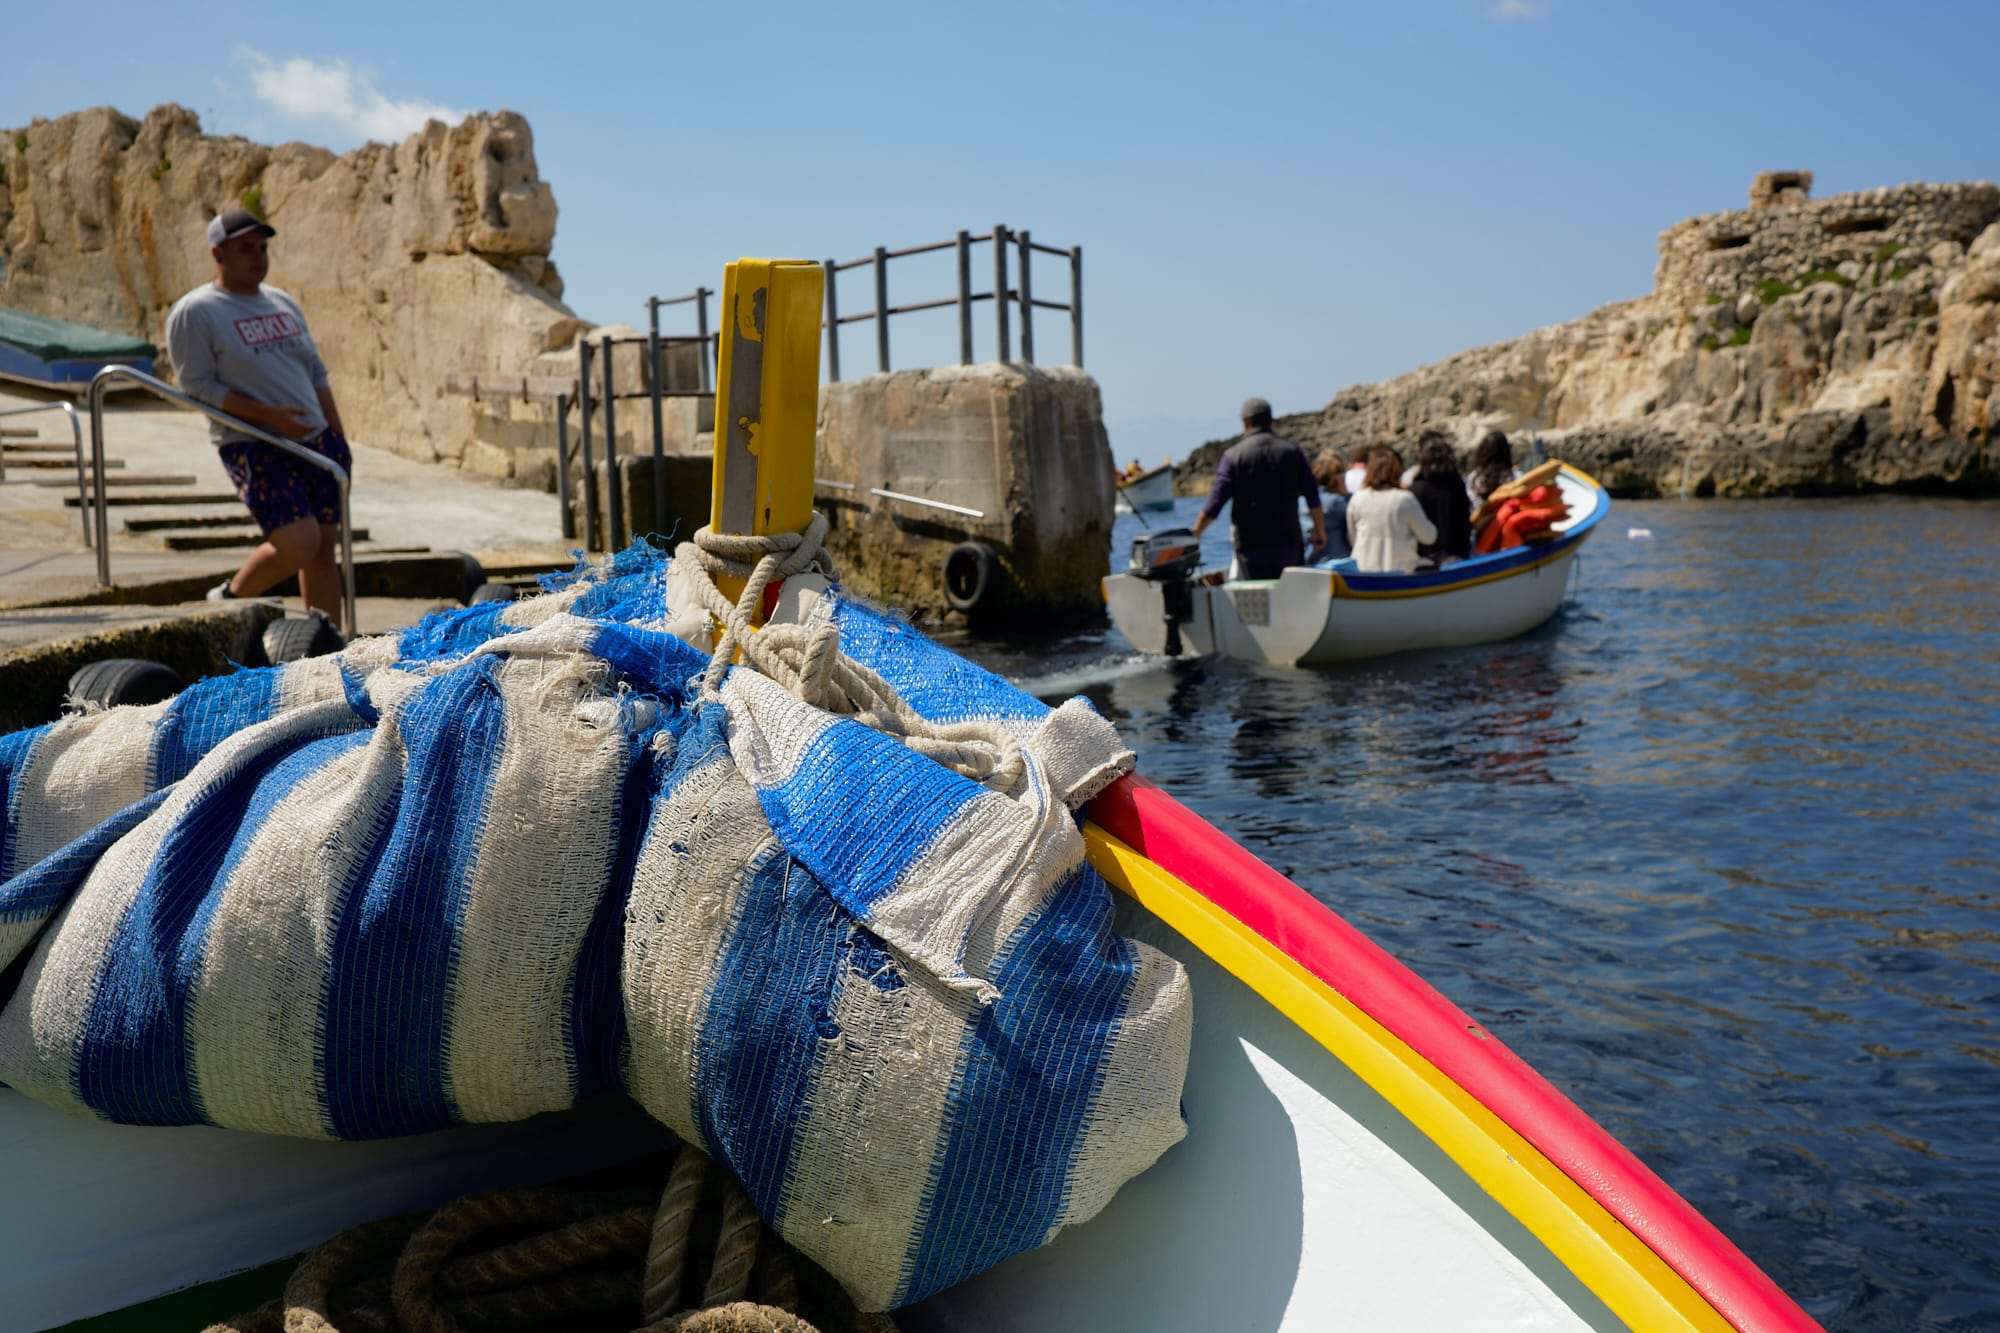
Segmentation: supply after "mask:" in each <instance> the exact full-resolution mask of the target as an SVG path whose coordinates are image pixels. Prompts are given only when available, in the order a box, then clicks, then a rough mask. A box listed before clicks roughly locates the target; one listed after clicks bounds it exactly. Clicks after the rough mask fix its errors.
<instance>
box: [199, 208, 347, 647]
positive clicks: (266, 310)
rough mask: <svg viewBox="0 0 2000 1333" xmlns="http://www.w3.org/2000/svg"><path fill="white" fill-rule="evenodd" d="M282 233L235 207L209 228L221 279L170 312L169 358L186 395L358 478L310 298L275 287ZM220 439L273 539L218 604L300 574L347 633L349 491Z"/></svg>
mask: <svg viewBox="0 0 2000 1333" xmlns="http://www.w3.org/2000/svg"><path fill="white" fill-rule="evenodd" d="M277 234H278V233H277V231H276V230H275V229H274V228H272V227H271V226H270V225H269V224H268V223H266V222H265V221H264V220H263V219H261V218H259V217H257V216H256V215H255V214H253V213H251V212H250V211H249V210H247V209H242V208H232V209H229V210H228V211H227V212H224V213H222V214H220V215H219V216H217V217H216V218H214V219H212V220H211V221H210V222H209V224H208V252H209V254H210V256H211V257H213V258H214V260H215V280H214V281H213V282H207V283H203V284H202V285H201V286H199V287H197V288H195V289H194V290H193V291H191V292H189V293H188V294H187V295H186V296H183V297H182V298H181V299H180V300H178V301H176V302H175V303H174V307H173V309H172V310H170V311H168V312H167V351H168V355H169V356H171V357H172V358H173V363H174V370H175V373H176V374H177V375H178V376H179V377H180V384H181V389H182V390H183V391H184V392H186V393H188V394H189V395H191V396H192V397H195V398H198V399H200V400H201V401H202V402H204V403H207V404H208V405H209V406H211V407H218V408H221V409H222V410H223V411H224V412H227V413H229V414H230V415H231V416H233V417H237V418H239V419H241V420H243V421H247V422H249V423H250V424H251V425H253V426H261V427H262V428H263V429H265V430H267V431H269V432H271V433H272V434H273V435H277V436H281V437H283V438H284V439H287V440H293V441H296V442H298V443H299V444H301V445H304V446H305V447H306V448H308V449H310V450H312V451H313V452H315V453H317V454H320V455H322V456H324V457H326V458H329V459H331V460H333V461H334V462H336V463H338V464H339V465H340V466H341V467H342V468H344V469H346V470H347V471H348V472H349V474H350V475H351V474H352V471H353V456H352V454H351V453H350V451H349V450H348V447H347V441H346V439H345V438H343V432H342V431H341V426H340V409H339V408H338V407H336V406H335V405H334V401H333V390H332V389H331V388H330V387H329V386H328V384H327V375H326V364H325V363H324V362H323V361H321V360H320V358H319V351H318V349H317V348H315V347H314V346H313V340H312V335H311V334H309V333H307V332H306V321H305V315H304V314H303V313H302V312H301V311H300V310H299V307H298V303H297V302H296V301H294V300H292V298H291V297H289V296H287V295H286V294H285V293H284V292H282V291H279V290H278V289H277V288H276V287H268V286H265V285H264V275H265V274H266V273H267V272H269V271H270V267H271V256H270V249H269V241H270V238H271V237H273V236H275V235H277ZM209 437H210V438H211V439H212V440H213V441H214V442H215V444H216V446H217V448H218V450H219V452H220V453H221V455H222V465H223V467H224V468H225V469H226V470H227V471H228V473H229V479H230V480H231V481H232V482H234V483H235V485H236V493H237V494H238V495H239V496H241V497H242V498H243V503H244V504H245V505H246V506H248V507H249V510H250V514H251V516H252V517H253V518H255V519H256V520H257V527H258V529H259V531H261V532H262V533H263V534H264V541H263V544H262V545H260V546H259V547H257V549H256V550H254V551H252V552H251V553H250V556H249V558H248V559H246V560H245V561H244V562H243V567H242V568H241V569H239V570H237V571H236V573H235V575H234V576H233V577H231V578H230V579H229V580H228V581H227V582H226V583H222V584H219V585H218V586H216V587H215V588H214V589H212V590H211V591H210V592H209V594H208V595H209V597H210V599H211V600H217V601H219V600H223V599H226V598H230V597H255V596H256V595H257V594H259V593H261V592H265V591H267V590H268V589H270V588H273V587H275V586H277V585H278V584H280V583H282V582H284V581H285V580H286V579H288V578H290V577H291V576H292V575H293V574H297V575H298V576H299V594H300V597H301V599H302V600H303V601H304V602H305V604H306V605H307V606H308V607H310V608H312V609H314V610H318V611H321V612H324V613H325V615H326V617H327V619H328V620H329V621H331V622H332V623H333V625H334V627H335V628H337V629H343V630H351V629H352V626H343V625H342V624H341V621H340V609H341V597H340V571H339V569H338V567H337V565H336V563H335V558H334V552H335V550H336V549H337V548H338V546H339V543H340V527H339V523H340V496H339V491H338V489H337V487H336V486H335V484H334V481H333V478H332V476H331V475H330V474H328V473H327V472H326V471H325V470H324V469H321V468H317V467H314V466H312V465H311V464H309V463H306V462H304V461H303V460H300V459H297V458H294V457H292V456H290V455H289V454H286V453H285V452H284V451H283V450H281V449H278V448H276V447H275V446H273V445H270V444H266V443H264V442H263V441H260V440H251V439H246V438H244V437H243V436H242V435H241V434H240V433H237V432H234V431H231V430H230V429H229V428H228V427H226V426H224V425H223V424H222V423H221V422H219V421H214V420H211V421H210V423H209Z"/></svg>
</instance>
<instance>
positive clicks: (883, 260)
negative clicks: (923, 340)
mask: <svg viewBox="0 0 2000 1333" xmlns="http://www.w3.org/2000/svg"><path fill="white" fill-rule="evenodd" d="M875 368H876V369H877V370H879V371H881V372H882V373H883V374H884V375H886V374H888V373H889V251H888V250H887V248H885V247H883V246H880V245H878V246H876V247H875Z"/></svg>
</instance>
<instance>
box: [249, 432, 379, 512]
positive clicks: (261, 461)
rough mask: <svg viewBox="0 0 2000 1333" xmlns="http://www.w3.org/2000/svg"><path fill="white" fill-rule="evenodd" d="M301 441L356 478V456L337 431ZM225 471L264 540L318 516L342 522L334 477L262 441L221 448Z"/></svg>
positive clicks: (338, 495) (338, 492)
mask: <svg viewBox="0 0 2000 1333" xmlns="http://www.w3.org/2000/svg"><path fill="white" fill-rule="evenodd" d="M300 443H301V444H302V445H303V446H304V447H305V448H307V449H310V450H312V451H313V452H314V453H316V454H319V455H321V456H322V457H325V458H330V459H332V460H333V461H334V462H336V463H338V464H340V466H341V467H343V468H345V469H346V470H347V474H348V476H349V478H352V477H353V475H354V455H353V453H352V452H351V451H350V450H349V449H348V447H347V441H346V440H344V439H342V438H341V437H340V435H339V433H338V432H336V431H333V430H323V431H321V432H320V433H319V434H317V435H315V436H313V438H311V439H310V440H302V441H300ZM219 452H220V453H221V454H222V466H223V469H224V470H225V471H226V472H228V473H229V480H230V481H231V482H233V483H235V485H236V493H237V494H238V495H239V496H241V497H242V498H243V503H244V504H245V505H247V506H248V507H249V509H250V516H251V517H252V518H254V519H256V520H257V527H258V529H259V530H260V531H261V532H263V534H264V535H265V536H267V537H268V536H270V535H271V533H273V532H274V531H276V530H277V529H279V528H282V527H284V526H285V524H287V523H295V522H297V521H298V520H299V519H302V518H315V519H318V520H319V521H320V522H322V523H338V522H340V488H339V487H338V486H336V485H334V481H333V477H332V475H331V474H329V473H327V472H324V471H322V470H321V469H319V468H316V467H314V466H313V465H312V464H310V463H307V462H304V461H303V460H301V459H297V458H293V457H292V456H291V455H290V454H287V453H284V452H283V451H281V450H279V449H277V448H275V447H274V446H272V445H268V444H265V443H263V442H262V441H261V440H232V441H230V442H229V443H228V444H225V445H223V446H222V448H221V450H220V451H219Z"/></svg>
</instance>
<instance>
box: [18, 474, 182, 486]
mask: <svg viewBox="0 0 2000 1333" xmlns="http://www.w3.org/2000/svg"><path fill="white" fill-rule="evenodd" d="M84 480H85V481H89V480H90V473H88V472H86V473H84ZM198 480H200V479H199V478H198V477H195V476H194V475H193V474H192V473H189V474H185V475H183V474H181V473H177V472H127V473H125V474H124V475H123V476H118V477H106V478H105V479H104V484H105V485H106V486H192V485H194V484H195V482H196V481H198ZM35 485H37V486H47V487H49V488H50V489H56V488H58V487H63V486H74V485H76V478H75V477H74V476H68V477H60V478H57V477H51V478H50V479H48V480H47V481H42V480H39V479H38V480H37V481H36V482H35Z"/></svg>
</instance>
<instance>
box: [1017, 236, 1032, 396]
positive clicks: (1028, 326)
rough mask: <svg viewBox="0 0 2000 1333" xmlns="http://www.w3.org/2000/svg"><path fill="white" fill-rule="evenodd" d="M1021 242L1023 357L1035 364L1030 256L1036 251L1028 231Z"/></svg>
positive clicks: (1030, 363)
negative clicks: (1029, 274) (1029, 282)
mask: <svg viewBox="0 0 2000 1333" xmlns="http://www.w3.org/2000/svg"><path fill="white" fill-rule="evenodd" d="M1019 239H1020V242H1021V359H1022V360H1023V361H1025V362H1027V363H1028V364H1029V365H1031V366H1032V365H1033V364H1035V302H1034V296H1033V293H1032V291H1031V289H1030V287H1029V285H1028V257H1029V256H1030V255H1031V254H1032V253H1033V252H1034V250H1033V243H1032V242H1030V241H1029V240H1028V232H1027V229H1026V228H1023V229H1022V230H1021V231H1020V232H1019Z"/></svg>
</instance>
